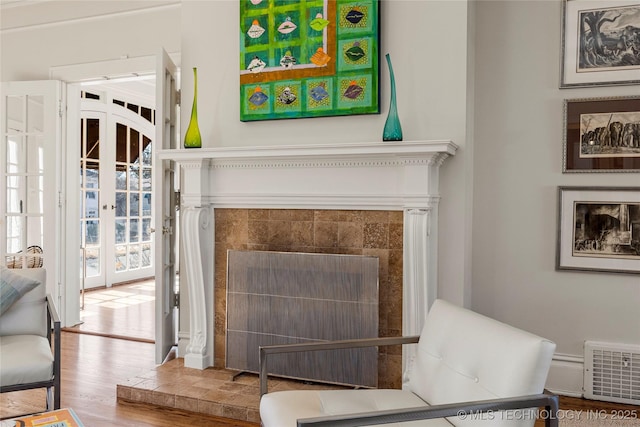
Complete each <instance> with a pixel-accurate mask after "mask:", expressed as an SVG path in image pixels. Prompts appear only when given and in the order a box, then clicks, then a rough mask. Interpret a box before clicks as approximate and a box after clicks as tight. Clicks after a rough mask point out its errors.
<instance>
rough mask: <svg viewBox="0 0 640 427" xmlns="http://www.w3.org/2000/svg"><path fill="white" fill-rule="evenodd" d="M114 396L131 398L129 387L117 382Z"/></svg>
mask: <svg viewBox="0 0 640 427" xmlns="http://www.w3.org/2000/svg"><path fill="white" fill-rule="evenodd" d="M116 396H117V397H118V399H125V400H131V387H127V386H123V385H120V384H118V385H117V386H116Z"/></svg>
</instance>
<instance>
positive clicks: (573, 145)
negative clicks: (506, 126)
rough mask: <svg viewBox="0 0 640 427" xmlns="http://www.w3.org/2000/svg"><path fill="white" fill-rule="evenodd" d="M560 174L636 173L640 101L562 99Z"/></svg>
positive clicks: (639, 160)
mask: <svg viewBox="0 0 640 427" xmlns="http://www.w3.org/2000/svg"><path fill="white" fill-rule="evenodd" d="M562 154H563V156H562V157H563V161H562V172H564V173H570V172H640V97H635V96H625V97H610V98H582V99H566V100H565V101H564V138H563V152H562Z"/></svg>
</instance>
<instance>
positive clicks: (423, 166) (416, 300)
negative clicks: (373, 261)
mask: <svg viewBox="0 0 640 427" xmlns="http://www.w3.org/2000/svg"><path fill="white" fill-rule="evenodd" d="M447 157H448V155H447V154H445V153H442V154H441V153H438V154H435V155H433V156H432V157H430V158H428V159H425V161H415V160H413V159H407V163H406V165H405V168H404V191H405V194H421V195H424V201H423V202H422V203H418V204H414V205H412V206H405V207H404V235H403V266H404V268H403V295H402V305H403V308H402V335H404V336H409V335H420V334H421V332H422V328H423V327H424V322H425V320H426V318H427V313H428V312H429V309H430V308H431V305H432V304H433V302H434V301H435V300H436V298H437V296H438V204H439V202H440V196H439V192H438V185H439V182H438V181H439V179H438V178H439V177H438V175H439V169H440V166H441V165H442V162H443V161H444V159H446V158H447ZM415 353H416V348H415V346H403V348H402V382H403V384H404V383H406V382H407V381H408V378H409V372H410V371H411V367H412V366H411V365H412V363H413V359H414V358H415Z"/></svg>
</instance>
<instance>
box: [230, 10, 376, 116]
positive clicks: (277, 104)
mask: <svg viewBox="0 0 640 427" xmlns="http://www.w3.org/2000/svg"><path fill="white" fill-rule="evenodd" d="M379 34H380V31H379V5H378V0H362V1H353V0H348V1H347V0H240V120H241V121H254V120H273V119H291V118H300V117H321V116H342V115H351V114H376V113H379V112H380V106H379V96H378V94H379V84H378V79H379V62H380V61H379Z"/></svg>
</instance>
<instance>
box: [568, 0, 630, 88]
mask: <svg viewBox="0 0 640 427" xmlns="http://www.w3.org/2000/svg"><path fill="white" fill-rule="evenodd" d="M562 5H563V7H562V13H563V17H562V57H561V61H560V63H561V76H560V88H570V87H583V86H609V85H617V84H639V83H640V77H639V76H640V3H639V2H638V1H637V0H563V2H562Z"/></svg>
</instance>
